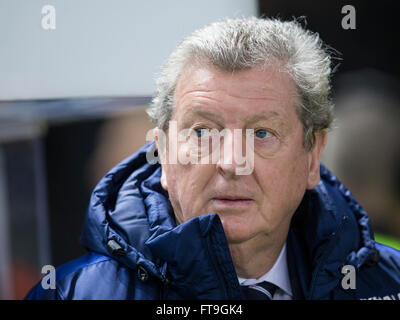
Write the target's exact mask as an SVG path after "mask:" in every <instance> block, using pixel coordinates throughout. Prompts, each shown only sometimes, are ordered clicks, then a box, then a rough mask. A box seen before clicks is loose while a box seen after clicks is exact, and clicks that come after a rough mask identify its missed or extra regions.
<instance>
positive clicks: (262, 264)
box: [229, 231, 287, 279]
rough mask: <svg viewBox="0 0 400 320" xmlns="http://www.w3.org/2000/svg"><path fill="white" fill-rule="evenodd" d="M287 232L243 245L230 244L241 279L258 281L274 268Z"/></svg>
mask: <svg viewBox="0 0 400 320" xmlns="http://www.w3.org/2000/svg"><path fill="white" fill-rule="evenodd" d="M286 237H287V231H286V232H281V233H280V234H279V235H278V236H275V235H259V236H258V237H254V238H252V239H250V240H248V241H245V242H243V243H234V244H229V249H230V252H231V255H232V259H233V264H234V266H235V269H236V273H237V275H238V276H239V277H241V278H247V279H257V278H259V277H261V276H262V275H264V274H265V273H267V272H268V271H269V270H271V268H272V267H273V265H274V263H275V262H276V260H277V259H278V257H279V254H280V252H281V250H282V248H283V246H284V244H285V241H286Z"/></svg>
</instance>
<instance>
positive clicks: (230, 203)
mask: <svg viewBox="0 0 400 320" xmlns="http://www.w3.org/2000/svg"><path fill="white" fill-rule="evenodd" d="M212 202H213V204H214V205H216V206H223V207H235V206H237V207H244V206H249V205H250V204H251V203H252V202H253V199H250V198H243V197H234V196H218V197H214V198H212Z"/></svg>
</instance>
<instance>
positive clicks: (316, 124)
mask: <svg viewBox="0 0 400 320" xmlns="http://www.w3.org/2000/svg"><path fill="white" fill-rule="evenodd" d="M329 49H331V48H329V47H328V46H326V45H324V43H323V42H322V40H321V39H320V37H319V35H318V34H317V33H313V32H311V31H309V30H305V29H304V28H303V27H302V26H301V24H300V23H299V22H298V21H297V20H293V21H281V20H279V19H261V18H255V17H252V18H247V19H224V20H221V21H219V22H215V23H212V24H210V25H208V26H206V27H204V28H202V29H199V30H197V31H195V32H194V33H193V34H191V35H190V36H188V37H187V38H185V39H184V40H183V41H182V42H181V43H180V45H179V46H178V47H177V48H176V49H175V50H174V51H173V52H172V54H171V55H170V57H169V58H168V60H167V62H166V63H165V65H164V67H163V69H162V71H161V73H160V75H159V77H158V79H157V92H156V95H155V97H154V99H153V101H152V103H151V105H150V107H149V109H148V110H147V113H148V114H149V116H150V118H151V119H152V121H153V123H155V124H156V125H157V126H158V127H159V128H160V129H162V130H167V129H168V122H169V120H170V119H171V117H172V113H173V107H174V93H175V88H176V85H177V82H178V80H179V75H180V74H181V72H182V70H183V69H184V68H185V66H187V65H188V64H190V63H194V62H200V63H204V64H206V65H210V66H214V67H216V68H219V69H221V70H224V71H231V72H232V71H235V70H243V69H250V68H253V67H255V66H256V65H259V64H264V65H266V64H268V63H271V62H273V61H279V62H281V63H283V65H284V70H285V71H286V72H288V74H289V75H290V76H291V77H292V79H293V80H294V82H295V83H296V86H297V91H298V96H299V99H298V100H299V103H298V106H297V112H298V115H299V119H300V120H301V122H302V124H303V130H304V143H303V144H304V147H305V149H307V150H310V149H311V148H312V147H313V145H314V142H315V135H314V133H315V132H317V131H320V130H324V129H328V128H330V126H331V125H332V121H333V103H332V101H331V98H330V95H331V93H330V91H331V85H330V76H331V73H332V72H331V71H332V70H331V55H330V53H331V52H330V51H329Z"/></svg>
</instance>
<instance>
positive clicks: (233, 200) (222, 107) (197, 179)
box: [161, 65, 324, 243]
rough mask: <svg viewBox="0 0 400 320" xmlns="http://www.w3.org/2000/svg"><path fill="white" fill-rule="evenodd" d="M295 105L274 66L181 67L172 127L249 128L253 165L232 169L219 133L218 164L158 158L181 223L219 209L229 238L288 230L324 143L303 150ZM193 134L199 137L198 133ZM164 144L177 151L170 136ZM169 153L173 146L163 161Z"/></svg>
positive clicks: (289, 85)
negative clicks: (241, 170)
mask: <svg viewBox="0 0 400 320" xmlns="http://www.w3.org/2000/svg"><path fill="white" fill-rule="evenodd" d="M295 103H296V87H295V83H294V82H293V80H292V79H291V78H290V77H289V75H288V74H286V73H284V72H279V71H278V70H277V68H274V66H270V67H267V68H264V69H262V68H261V67H256V68H253V69H249V70H244V71H236V72H234V73H229V72H224V71H220V70H217V69H214V68H212V67H204V66H203V67H200V66H194V65H193V66H189V67H187V68H186V69H185V71H184V72H183V73H182V74H181V76H180V78H179V81H178V85H177V87H176V91H175V109H174V113H173V116H172V119H171V120H174V121H176V122H177V129H178V132H179V131H181V130H183V129H191V130H194V131H192V132H194V133H196V132H199V129H217V130H219V131H221V130H223V129H228V130H232V131H233V130H234V129H241V130H243V132H246V129H253V130H254V169H253V171H252V172H251V174H248V175H237V174H236V171H235V170H236V169H237V168H238V167H239V165H238V164H237V163H236V162H235V160H234V159H233V161H232V163H231V164H229V163H227V161H224V151H223V148H224V144H225V143H229V144H230V147H231V148H233V149H234V148H235V144H234V143H233V141H232V139H224V138H221V145H220V148H221V157H220V160H219V161H217V162H216V163H215V162H214V163H208V164H191V163H189V164H181V163H179V162H178V163H177V164H168V163H163V164H162V178H161V183H162V186H163V188H164V189H166V190H167V191H168V194H169V197H170V201H171V203H172V206H173V208H174V212H175V215H176V217H177V220H178V222H179V223H182V222H185V221H187V220H189V219H191V218H193V217H196V216H200V215H204V214H208V213H217V214H218V215H219V217H220V218H221V221H222V224H223V227H224V230H225V233H226V236H227V239H228V241H229V242H230V243H241V242H244V241H247V240H250V239H258V238H259V239H261V238H262V237H265V236H270V235H272V234H273V233H275V232H279V230H281V231H284V230H285V229H287V228H288V226H289V223H290V219H291V217H292V215H293V213H294V212H295V210H296V208H297V207H298V205H299V203H300V201H301V199H302V197H303V195H304V192H305V190H306V189H307V188H313V187H314V186H315V185H316V184H317V183H318V181H319V157H320V151H321V150H322V147H321V148H320V147H318V146H320V145H322V144H323V142H321V141H320V140H321V139H319V137H317V148H314V149H313V150H314V151H311V152H307V151H306V150H305V149H304V147H303V127H302V123H301V121H300V120H299V118H298V115H297V113H296V107H295ZM195 129H196V130H197V131H195ZM193 137H194V139H197V134H195V135H194V136H192V138H191V139H193ZM199 139H200V138H199ZM322 140H324V139H322ZM243 141H245V139H243ZM169 143H170V144H171V143H174V144H176V145H175V147H176V148H177V150H178V152H179V150H180V148H181V147H182V146H183V143H182V142H174V141H173V139H172V140H169ZM243 143H244V144H245V142H243ZM240 146H241V145H240ZM236 149H237V148H236ZM242 150H246V149H245V147H242ZM169 152H171V145H170V146H169V148H167V151H166V154H164V157H165V158H164V159H166V160H165V161H168V159H169ZM232 152H233V153H235V152H237V150H232ZM210 162H211V161H210ZM286 231H287V230H286Z"/></svg>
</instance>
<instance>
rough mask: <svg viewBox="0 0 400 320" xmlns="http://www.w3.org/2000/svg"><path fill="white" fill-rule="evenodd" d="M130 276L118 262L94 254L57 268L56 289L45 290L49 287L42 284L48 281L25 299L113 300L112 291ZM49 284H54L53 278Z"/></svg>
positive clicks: (38, 286)
mask: <svg viewBox="0 0 400 320" xmlns="http://www.w3.org/2000/svg"><path fill="white" fill-rule="evenodd" d="M129 273H130V270H128V268H126V267H124V266H123V265H122V264H120V263H119V262H118V261H117V260H115V259H113V258H111V257H109V256H105V255H102V254H98V253H94V252H91V253H88V254H86V255H84V256H81V257H79V258H77V259H74V260H72V261H70V262H67V263H65V264H63V265H61V266H60V267H58V268H56V270H55V288H54V287H53V288H54V289H53V288H52V287H51V286H50V288H48V289H46V287H48V286H46V285H43V284H42V281H45V282H46V283H47V284H48V281H47V279H44V278H43V279H42V281H40V282H39V283H38V284H37V285H36V286H35V287H33V288H32V289H31V291H30V292H29V293H28V294H27V296H26V298H25V299H27V300H47V299H49V300H53V299H54V300H64V299H68V300H69V299H112V297H111V296H108V293H109V292H110V290H109V288H110V287H111V286H114V285H116V283H117V282H118V279H120V278H121V277H122V278H124V277H126V278H127V280H129ZM48 275H49V274H48ZM45 277H46V276H45ZM48 280H49V281H51V277H50V276H49V279H48ZM124 282H126V281H124ZM117 298H118V297H117Z"/></svg>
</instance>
